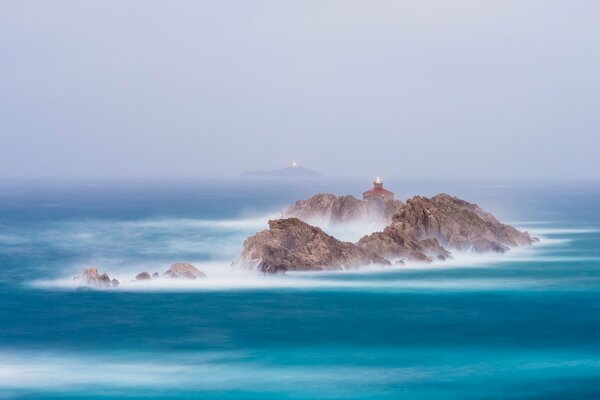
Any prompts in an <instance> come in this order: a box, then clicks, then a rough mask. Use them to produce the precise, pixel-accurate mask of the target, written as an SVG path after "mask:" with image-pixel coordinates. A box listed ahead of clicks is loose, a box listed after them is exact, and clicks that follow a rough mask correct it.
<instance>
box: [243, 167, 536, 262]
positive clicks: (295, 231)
mask: <svg viewBox="0 0 600 400" xmlns="http://www.w3.org/2000/svg"><path fill="white" fill-rule="evenodd" d="M283 217H284V218H282V219H278V220H272V221H269V229H266V230H264V231H262V232H259V233H257V234H256V235H254V236H252V237H250V238H248V239H246V241H245V242H244V246H243V250H242V252H241V254H240V257H239V258H238V260H237V261H236V265H238V266H241V267H242V268H246V269H255V270H259V271H261V272H264V273H278V272H285V271H288V270H291V271H294V270H295V271H315V270H328V269H333V270H335V269H347V268H357V267H360V266H364V265H369V264H377V265H383V266H385V265H392V264H397V263H400V264H404V263H406V262H414V261H417V262H432V261H434V260H438V261H443V260H446V259H447V258H450V257H452V253H451V251H452V250H454V251H463V252H464V251H471V252H477V253H482V252H498V253H504V252H506V251H508V250H509V249H510V248H511V247H515V246H524V245H530V244H532V243H535V242H537V241H538V239H537V238H534V237H531V236H530V235H529V234H528V233H527V232H522V231H519V230H517V229H516V228H514V227H512V226H510V225H506V224H503V223H501V222H500V221H498V220H497V219H496V218H495V217H494V216H493V215H492V214H490V213H488V212H486V211H484V210H483V209H481V208H480V207H479V206H477V205H476V204H473V203H469V202H467V201H465V200H462V199H459V198H457V197H453V196H450V195H448V194H444V193H442V194H438V195H436V196H434V197H432V198H427V197H423V196H414V197H413V198H411V199H409V200H407V201H406V202H401V201H398V200H394V198H393V193H391V192H389V191H387V190H385V189H383V183H382V182H381V181H380V179H379V178H378V179H377V180H376V181H375V182H374V189H371V190H370V191H367V192H365V193H364V194H363V199H362V200H360V199H357V198H355V197H353V196H335V195H333V194H317V195H315V196H313V197H311V198H310V199H307V200H301V201H298V202H296V203H295V204H294V205H292V206H291V207H289V208H288V209H287V210H286V211H285V212H284V213H283ZM365 219H367V220H369V219H378V220H381V221H385V223H386V224H387V226H386V227H385V228H384V229H383V230H382V231H379V232H373V233H371V234H368V235H365V236H364V237H362V238H361V239H360V240H358V242H356V243H350V242H343V241H340V240H338V239H336V238H334V237H333V236H330V235H328V234H326V233H325V232H324V231H323V230H321V229H320V228H318V227H316V226H312V225H310V223H313V222H315V221H324V222H326V223H335V224H344V223H348V222H352V221H355V220H365Z"/></svg>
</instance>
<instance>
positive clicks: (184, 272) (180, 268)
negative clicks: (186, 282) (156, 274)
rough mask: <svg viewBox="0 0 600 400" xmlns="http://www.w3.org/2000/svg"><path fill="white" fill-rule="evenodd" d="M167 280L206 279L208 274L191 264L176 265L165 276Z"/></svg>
mask: <svg viewBox="0 0 600 400" xmlns="http://www.w3.org/2000/svg"><path fill="white" fill-rule="evenodd" d="M163 276H165V277H167V278H175V279H196V278H206V274H205V273H204V272H202V271H200V270H199V269H197V268H196V267H194V266H193V265H192V264H190V263H183V262H181V263H175V264H173V265H171V267H169V269H168V270H167V272H165V273H164V274H163Z"/></svg>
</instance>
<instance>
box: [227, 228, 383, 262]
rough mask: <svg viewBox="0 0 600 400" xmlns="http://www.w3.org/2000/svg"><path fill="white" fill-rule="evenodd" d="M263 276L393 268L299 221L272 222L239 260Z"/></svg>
mask: <svg viewBox="0 0 600 400" xmlns="http://www.w3.org/2000/svg"><path fill="white" fill-rule="evenodd" d="M237 264H238V265H241V266H243V267H245V268H252V269H258V270H260V271H262V272H264V273H279V272H285V271H315V270H326V269H346V268H356V267H359V266H364V265H369V264H380V265H390V262H389V261H388V260H386V259H384V258H383V257H380V256H379V255H377V254H375V253H373V252H371V251H370V250H368V249H365V248H361V247H359V246H357V245H355V244H353V243H349V242H342V241H340V240H337V239H336V238H334V237H333V236H330V235H328V234H326V233H325V232H323V231H322V230H321V229H320V228H317V227H314V226H311V225H309V224H307V223H306V222H303V221H301V220H300V219H298V218H285V219H278V220H271V221H269V229H267V230H264V231H261V232H259V233H257V234H256V235H254V236H252V237H250V238H248V239H246V241H245V242H244V248H243V250H242V254H241V255H240V258H239V259H238V261H237Z"/></svg>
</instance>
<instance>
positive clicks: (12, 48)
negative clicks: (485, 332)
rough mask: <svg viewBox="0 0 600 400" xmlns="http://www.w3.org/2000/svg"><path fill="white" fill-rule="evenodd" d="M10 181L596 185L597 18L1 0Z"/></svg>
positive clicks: (516, 7) (407, 8)
mask: <svg viewBox="0 0 600 400" xmlns="http://www.w3.org/2000/svg"><path fill="white" fill-rule="evenodd" d="M2 9H3V12H2V13H0V37H2V38H3V39H2V40H0V53H1V54H3V62H2V65H1V66H0V72H2V73H1V74H0V87H2V90H1V91H0V178H18V179H21V178H29V179H31V178H52V179H70V178H83V179H93V178H161V179H179V178H181V179H186V178H194V179H195V178H211V177H222V178H227V177H231V178H235V177H237V176H239V175H240V174H241V173H243V172H245V171H254V170H272V169H278V168H283V167H285V166H288V165H289V164H290V163H291V162H292V161H298V162H299V163H300V164H301V165H302V166H304V167H306V168H309V169H313V170H316V171H319V172H320V173H322V174H323V175H324V176H325V177H327V178H355V177H359V178H368V179H373V178H374V177H375V176H378V175H380V176H382V177H384V178H386V179H441V180H488V179H489V180H532V181H536V180H540V181H541V180H563V181H569V180H584V181H585V180H594V181H595V180H598V179H600V161H599V160H600V158H599V157H598V156H597V149H598V148H600V134H599V132H598V131H599V128H600V116H599V114H598V112H597V110H598V108H599V106H600V78H599V77H598V74H597V71H598V69H599V67H600V52H599V51H598V50H597V43H598V42H600V31H599V30H598V29H597V21H596V19H597V18H596V17H597V15H599V13H600V4H598V3H597V2H592V1H575V2H560V1H551V2H544V3H543V4H542V3H536V2H533V3H526V4H525V3H522V2H513V1H509V2H488V3H485V4H480V3H472V2H468V1H459V2H452V3H445V2H412V1H409V2H401V3H399V2H388V1H384V2H377V3H366V2H364V3H363V2H327V3H306V2H295V1H293V2H285V3H280V2H274V1H260V2H250V3H246V2H236V1H227V2H213V3H210V2H177V3H175V4H168V5H167V4H165V3H161V2H154V1H150V2H135V1H132V2H126V3H116V2H97V1H92V2H85V3H77V2H69V1H53V2H31V1H18V2H17V1H14V2H13V1H9V2H4V3H3V6H2Z"/></svg>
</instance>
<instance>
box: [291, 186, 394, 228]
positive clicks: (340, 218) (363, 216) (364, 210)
mask: <svg viewBox="0 0 600 400" xmlns="http://www.w3.org/2000/svg"><path fill="white" fill-rule="evenodd" d="M402 205H403V203H402V202H401V201H398V200H395V201H387V202H385V203H384V202H379V201H366V200H359V199H357V198H356V197H354V196H336V195H333V194H328V193H319V194H316V195H314V196H312V197H311V198H310V199H308V200H299V201H297V202H296V203H295V204H293V205H292V206H290V207H289V208H288V209H287V210H286V211H285V212H284V213H283V216H284V217H285V218H294V217H295V218H299V219H301V220H303V221H305V222H308V223H320V222H323V223H328V224H339V223H347V222H352V221H353V220H359V221H365V220H368V221H381V222H382V223H385V224H386V225H387V224H388V223H390V222H391V220H392V215H393V214H394V213H395V212H396V211H397V210H398V209H399V208H400V207H401V206H402Z"/></svg>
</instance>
